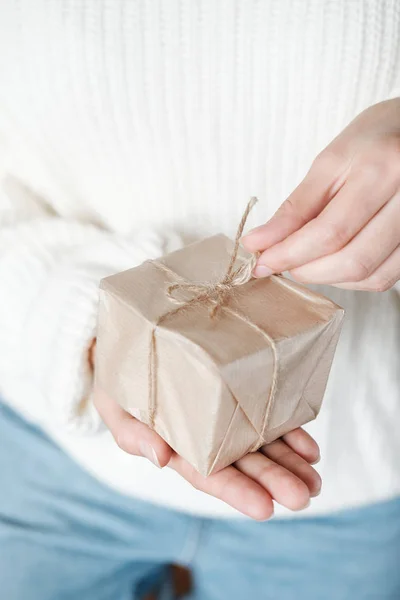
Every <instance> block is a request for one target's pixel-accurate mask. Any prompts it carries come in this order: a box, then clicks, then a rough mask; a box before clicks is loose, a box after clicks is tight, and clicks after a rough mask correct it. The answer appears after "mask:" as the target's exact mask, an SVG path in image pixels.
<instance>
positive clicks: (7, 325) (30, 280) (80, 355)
mask: <svg viewBox="0 0 400 600" xmlns="http://www.w3.org/2000/svg"><path fill="white" fill-rule="evenodd" d="M178 243H179V241H178V240H177V239H176V238H174V237H172V236H169V237H168V238H167V239H163V238H162V237H161V236H160V235H159V234H157V233H156V232H152V231H147V232H146V231H144V232H141V233H138V234H137V235H136V236H135V239H134V241H131V240H128V239H125V238H122V237H119V236H117V235H114V234H112V233H109V232H106V231H103V230H101V229H99V228H98V227H95V226H93V225H89V224H82V223H79V222H74V221H69V220H64V219H62V218H60V217H57V216H54V215H52V214H50V213H49V212H48V211H46V209H45V208H44V207H43V206H40V203H39V202H38V201H36V200H35V198H34V197H29V195H24V197H23V198H19V200H15V198H14V200H13V201H10V199H9V197H8V196H7V194H6V193H5V191H4V188H2V189H1V191H0V296H1V301H0V308H1V309H0V395H1V397H2V398H3V400H5V401H6V402H8V403H10V404H11V405H12V406H13V407H14V408H16V409H18V410H19V411H21V412H22V413H23V414H24V415H25V416H26V417H28V418H30V419H32V420H34V421H36V422H38V423H40V424H42V425H43V426H46V425H47V424H49V425H50V423H51V425H52V426H54V425H55V424H57V423H58V424H59V425H62V426H68V427H70V428H73V429H79V430H85V431H96V430H97V429H99V428H100V426H101V422H100V418H99V416H98V415H97V412H96V410H95V408H94V406H93V404H92V402H91V388H92V372H91V368H90V365H89V361H88V350H89V347H90V344H91V343H92V341H93V338H94V337H95V331H96V320H97V302H98V284H99V280H100V279H101V278H102V277H105V276H107V275H109V274H112V273H115V272H117V271H121V270H124V269H128V268H131V267H133V266H135V265H137V264H140V263H141V262H142V261H143V260H146V259H147V258H155V257H156V256H159V255H161V254H162V253H163V252H164V251H166V250H170V249H171V245H172V246H174V245H177V244H178ZM166 246H167V247H166ZM168 246H169V247H168Z"/></svg>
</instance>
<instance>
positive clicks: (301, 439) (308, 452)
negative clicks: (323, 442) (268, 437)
mask: <svg viewBox="0 0 400 600" xmlns="http://www.w3.org/2000/svg"><path fill="white" fill-rule="evenodd" d="M282 439H283V441H284V442H285V443H286V444H287V445H288V446H289V447H290V448H291V449H292V450H293V451H294V452H296V453H297V454H298V455H299V456H301V457H302V458H304V460H306V461H307V462H308V463H309V464H310V465H315V464H316V463H317V462H319V459H320V452H319V447H318V444H317V442H316V441H315V440H314V439H313V438H312V437H311V435H310V434H309V433H307V432H306V431H304V429H301V428H298V429H294V430H293V431H291V432H290V433H287V434H286V435H284V436H283V437H282Z"/></svg>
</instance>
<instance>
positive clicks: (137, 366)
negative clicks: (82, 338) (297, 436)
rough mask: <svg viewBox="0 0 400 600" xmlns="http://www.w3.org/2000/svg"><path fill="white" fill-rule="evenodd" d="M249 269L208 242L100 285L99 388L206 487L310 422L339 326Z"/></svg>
mask: <svg viewBox="0 0 400 600" xmlns="http://www.w3.org/2000/svg"><path fill="white" fill-rule="evenodd" d="M242 226H243V223H242ZM238 239H239V235H238V238H237V240H238ZM249 264H250V263H249V255H248V254H247V253H246V252H245V251H244V250H242V249H240V248H239V247H238V243H236V244H235V243H234V242H233V241H231V240H230V239H229V238H227V237H225V236H224V235H216V236H214V237H210V238H208V239H204V240H202V241H200V242H196V243H194V244H191V245H190V246H187V247H185V248H183V249H182V250H178V251H176V252H173V253H171V254H169V255H167V256H164V257H162V258H160V259H158V260H155V261H147V262H145V263H143V264H142V265H141V266H139V267H136V268H134V269H130V270H128V271H125V272H123V273H118V274H116V275H113V276H111V277H107V278H106V279H104V280H103V281H102V283H101V291H100V310H99V324H98V338H97V348H96V386H97V387H99V388H102V389H103V390H104V391H105V392H106V393H107V394H108V395H109V396H111V397H113V398H114V399H115V400H117V402H118V403H119V404H120V405H121V406H122V407H123V408H124V409H125V410H126V411H128V412H129V413H130V414H132V415H133V416H135V417H137V418H138V419H140V420H141V421H143V422H144V423H147V424H148V425H149V426H150V427H152V428H154V429H155V430H156V431H157V432H158V433H159V434H160V436H161V437H163V438H164V440H166V442H167V443H168V444H169V445H170V446H171V447H172V448H173V449H174V450H175V451H176V452H177V453H178V454H180V455H181V456H183V457H184V458H185V459H186V460H187V461H188V462H189V463H191V464H192V465H193V466H194V467H195V468H196V469H197V470H198V471H199V472H200V473H201V474H202V475H205V476H207V475H210V474H211V473H214V472H216V471H218V470H220V469H222V468H223V467H225V466H227V465H229V464H231V463H234V462H235V461H236V460H238V459H239V458H241V457H242V456H244V455H245V454H247V453H248V452H253V451H256V450H257V449H258V448H259V447H260V446H262V445H263V444H266V443H269V442H271V441H273V440H275V439H277V438H278V437H280V436H282V435H284V434H285V433H287V432H289V431H291V430H293V429H295V428H296V427H299V426H301V425H304V424H305V423H307V422H308V421H311V420H312V419H314V418H315V417H316V416H317V414H318V412H319V409H320V406H321V402H322V398H323V395H324V391H325V387H326V383H327V379H328V375H329V371H330V367H331V363H332V359H333V356H334V351H335V347H336V344H337V341H338V337H339V333H340V328H341V323H342V320H343V310H342V309H341V308H340V307H338V306H337V305H336V304H334V303H333V302H332V301H330V300H328V299H327V298H325V297H323V296H321V295H319V294H316V293H314V292H312V291H310V290H309V289H307V288H305V287H303V286H301V285H299V284H297V283H294V282H292V281H290V280H288V279H286V278H284V277H282V276H271V277H269V278H267V279H254V278H251V277H250V272H249ZM251 266H252V265H251V264H250V267H251Z"/></svg>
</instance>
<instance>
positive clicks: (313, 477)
mask: <svg viewBox="0 0 400 600" xmlns="http://www.w3.org/2000/svg"><path fill="white" fill-rule="evenodd" d="M261 452H262V453H263V454H264V455H265V456H267V457H268V458H270V459H271V460H272V461H274V462H275V463H276V464H277V465H280V467H283V468H284V469H286V470H287V471H289V472H290V473H293V475H295V476H296V477H297V478H298V479H299V480H300V481H302V482H304V483H305V484H306V486H307V488H308V491H309V494H310V496H311V497H314V496H318V494H319V493H320V491H321V485H322V482H321V477H320V476H319V475H318V473H317V471H316V470H315V469H313V468H312V467H311V466H310V465H309V463H308V462H307V461H306V460H304V458H302V457H301V456H299V455H298V454H297V453H296V452H294V451H293V450H292V449H291V448H289V446H287V445H286V444H285V442H283V441H282V440H276V441H275V442H272V443H271V444H268V445H266V446H263V447H262V448H261Z"/></svg>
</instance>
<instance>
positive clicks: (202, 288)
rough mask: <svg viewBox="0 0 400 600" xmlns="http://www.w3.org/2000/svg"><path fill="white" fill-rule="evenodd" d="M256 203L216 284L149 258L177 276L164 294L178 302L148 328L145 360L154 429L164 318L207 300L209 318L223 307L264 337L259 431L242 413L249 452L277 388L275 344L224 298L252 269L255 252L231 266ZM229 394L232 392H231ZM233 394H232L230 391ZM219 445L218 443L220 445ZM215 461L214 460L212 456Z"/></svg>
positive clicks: (260, 439)
mask: <svg viewBox="0 0 400 600" xmlns="http://www.w3.org/2000/svg"><path fill="white" fill-rule="evenodd" d="M256 202H257V198H251V199H250V201H249V203H248V204H247V207H246V210H245V211H244V213H243V216H242V218H241V221H240V223H239V227H238V229H237V232H236V238H235V245H234V248H233V252H232V254H231V258H230V261H229V265H228V268H227V270H226V273H225V275H224V276H223V277H222V278H221V280H220V281H217V282H216V283H210V282H205V283H196V282H192V281H186V280H184V279H182V278H180V277H178V276H177V274H176V273H174V272H173V271H172V269H170V268H169V267H168V266H167V265H166V264H164V263H163V262H159V261H150V262H151V263H152V264H153V265H154V266H155V267H156V268H158V269H160V270H162V271H164V272H165V273H167V274H168V275H169V276H173V277H174V278H178V279H180V281H178V282H177V283H173V284H172V285H170V286H169V287H168V288H167V294H168V296H169V297H170V298H171V299H172V300H174V302H176V303H177V304H178V306H177V307H176V308H175V309H173V310H171V311H169V312H167V313H166V314H164V315H162V316H161V317H160V318H159V319H158V320H157V321H156V323H154V326H153V327H152V330H151V333H150V343H149V361H148V389H149V420H148V424H149V426H150V427H151V428H152V429H154V427H155V417H156V411H157V376H156V374H157V358H158V356H157V340H156V328H157V327H158V326H159V325H161V324H162V323H163V322H164V321H165V320H166V319H169V318H171V317H172V316H174V315H176V314H177V313H179V312H180V311H182V310H184V309H186V308H188V307H189V306H191V305H193V304H196V303H203V302H208V303H211V305H212V306H211V309H210V317H211V318H212V317H214V316H215V314H216V312H217V311H218V309H220V308H223V310H224V311H226V312H228V313H229V314H231V315H232V316H234V317H235V318H237V319H240V320H241V321H242V322H244V323H246V324H247V325H248V326H249V327H250V328H252V329H253V330H255V331H256V332H257V333H259V334H260V335H261V336H263V337H264V339H265V340H266V341H267V342H268V344H269V346H270V348H271V351H272V355H273V373H272V381H271V387H270V392H269V398H268V399H267V401H266V404H265V412H264V416H263V424H262V427H261V431H258V430H257V429H256V428H255V426H254V425H253V423H252V422H251V420H250V419H249V417H248V416H247V415H246V412H245V411H243V412H244V415H245V416H246V417H247V419H248V420H249V422H250V423H251V425H252V426H253V428H254V429H255V432H256V433H257V435H258V440H257V441H256V442H255V443H254V444H253V446H252V447H251V448H250V450H249V451H250V452H253V451H255V450H257V449H258V448H259V447H260V446H261V445H262V443H263V441H264V440H263V437H264V431H265V430H266V427H267V422H268V417H269V414H270V412H271V410H272V406H273V402H274V398H275V392H276V388H277V381H278V366H279V365H278V354H277V347H276V344H275V340H274V339H273V338H272V337H271V336H270V335H269V334H268V333H267V332H266V331H264V329H262V328H261V327H259V326H258V325H256V324H255V323H253V322H252V321H251V320H250V319H249V318H248V317H247V316H246V315H244V314H242V313H241V312H240V311H238V310H236V309H233V308H231V307H229V306H228V305H227V303H226V300H227V298H228V297H229V295H230V294H231V293H232V291H233V290H234V289H235V287H237V286H240V285H244V284H245V283H247V282H248V281H249V280H250V279H251V277H252V271H253V269H254V266H255V263H256V260H257V255H252V256H251V257H250V258H249V259H248V260H247V261H246V262H244V263H242V264H241V265H240V266H239V267H235V262H236V259H237V255H238V251H239V243H240V238H241V236H242V233H243V229H244V226H245V225H246V221H247V218H248V216H249V213H250V211H251V210H252V208H253V207H254V205H255V204H256ZM177 290H182V291H187V292H192V293H193V297H192V298H190V299H189V300H181V299H178V298H176V297H175V295H174V294H175V292H176V291H177ZM231 393H232V392H231ZM232 396H233V394H232ZM233 398H234V400H235V401H236V403H237V404H238V405H239V402H238V400H237V399H236V398H235V397H234V396H233ZM221 447H222V445H221ZM216 460H217V459H216Z"/></svg>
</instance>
